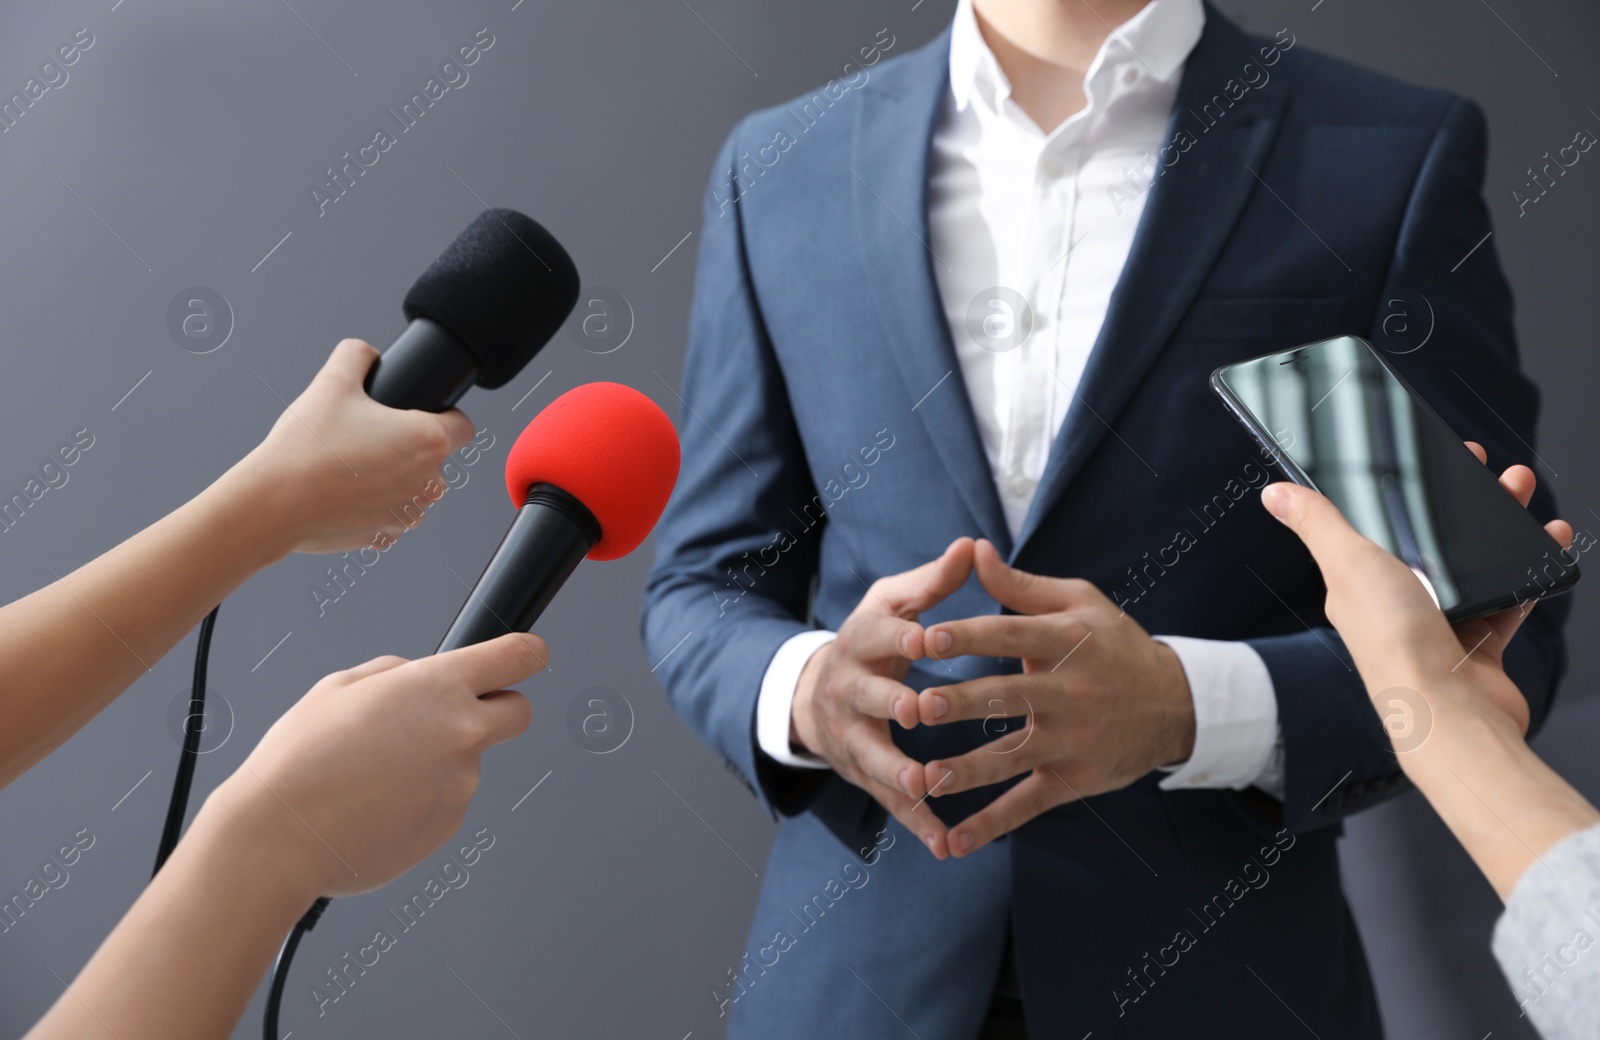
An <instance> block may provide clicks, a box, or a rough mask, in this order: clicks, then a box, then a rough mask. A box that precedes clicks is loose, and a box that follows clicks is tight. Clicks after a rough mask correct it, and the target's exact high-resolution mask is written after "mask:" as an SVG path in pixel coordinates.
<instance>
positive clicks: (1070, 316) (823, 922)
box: [644, 0, 1565, 1040]
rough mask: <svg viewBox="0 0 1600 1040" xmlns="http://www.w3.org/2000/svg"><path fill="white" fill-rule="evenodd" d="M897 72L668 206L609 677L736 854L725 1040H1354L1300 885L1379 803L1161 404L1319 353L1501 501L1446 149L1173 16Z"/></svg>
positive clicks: (1464, 139)
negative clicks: (678, 395) (625, 630)
mask: <svg viewBox="0 0 1600 1040" xmlns="http://www.w3.org/2000/svg"><path fill="white" fill-rule="evenodd" d="M892 40H893V37H892V35H890V36H888V38H887V39H885V37H884V35H883V34H880V37H879V39H878V40H877V41H875V43H874V45H873V46H872V47H864V48H863V49H862V51H861V54H862V62H861V63H860V64H859V65H858V66H855V67H853V70H848V69H847V70H846V72H847V75H846V77H845V78H844V79H842V80H839V81H834V82H831V83H829V84H828V85H827V86H826V87H825V88H823V89H821V90H819V91H817V92H815V93H812V94H808V95H806V96H804V97H801V98H797V99H795V100H794V101H793V102H791V103H789V104H787V105H782V106H779V107H777V108H773V109H770V110H768V111H764V112H758V113H756V114H754V115H752V116H750V117H748V118H746V119H745V120H744V121H743V122H741V123H740V125H739V126H738V127H737V128H735V129H734V131H733V132H732V134H731V135H730V136H729V138H728V141H727V143H726V145H725V146H724V148H723V151H722V153H721V154H720V155H719V156H718V158H717V160H716V163H715V166H714V169H713V175H712V180H711V184H710V188H709V190H708V192H707V195H706V202H705V226H704V232H703V236H702V241H701V245H700V258H699V273H698V279H697V285H696V295H695V302H694V309H693V314H692V319H691V327H690V343H689V353H688V361H687V365H686V369H685V373H684V378H683V386H682V390H681V392H682V396H683V398H684V401H685V404H686V408H687V409H688V410H689V412H690V413H692V414H690V415H689V416H688V417H686V420H685V424H684V429H685V434H684V468H683V474H682V477H681V478H680V482H679V485H678V491H677V495H676V497H675V498H674V500H673V503H672V504H671V505H670V506H669V508H668V510H667V513H666V515H665V517H664V518H663V520H662V523H661V525H660V527H659V528H658V548H659V559H658V561H657V564H656V568H655V570H654V573H653V575H652V578H651V581H650V584H649V587H648V590H647V592H646V600H645V605H646V613H645V619H644V634H645V639H646V641H647V643H648V644H649V646H650V648H651V653H652V656H653V657H654V658H655V659H658V660H661V661H662V662H663V663H662V664H661V666H660V669H659V673H658V674H659V675H660V676H661V679H662V682H663V685H664V687H665V689H666V691H667V693H668V696H669V697H670V698H671V700H672V702H673V704H674V706H675V707H676V708H677V710H678V711H679V712H680V713H681V714H682V715H683V717H684V718H685V719H686V720H687V721H688V723H689V724H690V725H691V726H692V727H693V728H695V729H696V731H697V732H699V733H700V734H701V736H702V737H704V738H705V739H706V740H707V742H708V743H710V744H711V745H712V746H713V747H714V748H715V749H716V750H717V751H718V752H720V753H721V755H722V756H723V758H724V759H725V760H726V762H727V763H728V765H729V767H730V770H732V771H733V772H735V773H736V774H737V775H739V776H741V777H743V778H744V779H745V780H746V781H747V783H748V785H749V786H750V788H751V790H752V792H753V793H754V794H755V795H756V797H758V798H759V799H760V800H761V801H762V802H763V804H764V805H765V806H766V807H767V808H768V809H769V810H770V811H772V812H773V813H774V814H775V815H776V816H777V817H778V818H780V820H781V826H780V828H779V831H778V835H777V840H776V844H775V846H774V848H773V852H772V856H771V860H770V862H769V863H768V865H767V867H766V869H765V870H764V871H763V873H762V880H763V888H762V894H761V899H760V903H759V906H758V908H757V910H756V915H755V920H754V923H753V924H752V927H751V931H750V938H749V946H748V948H747V950H748V952H747V954H746V956H745V958H744V959H743V960H742V961H741V962H740V963H739V964H738V965H737V966H736V967H735V968H734V969H733V970H732V971H730V973H729V977H728V978H727V979H724V980H716V982H717V985H716V986H715V988H714V989H713V991H712V994H713V998H714V999H715V1000H716V1002H717V1005H718V1007H719V1009H720V1011H721V1013H723V1014H725V1015H726V1016H727V1017H728V1019H729V1022H730V1026H729V1035H730V1036H733V1037H762V1038H787V1037H796V1038H799V1037H816V1036H828V1035H836V1036H850V1037H855V1036H892V1035H903V1034H904V1032H905V1030H907V1029H909V1030H910V1031H911V1032H913V1033H915V1034H916V1035H917V1036H919V1037H921V1038H922V1040H940V1038H948V1040H971V1038H974V1037H980V1036H981V1037H987V1038H999V1037H1015V1036H1030V1035H1031V1036H1033V1037H1035V1038H1044V1037H1059V1036H1066V1037H1072V1038H1076V1037H1081V1036H1083V1035H1085V1034H1087V1033H1092V1034H1093V1035H1094V1036H1095V1037H1096V1038H1105V1037H1134V1036H1138V1037H1145V1036H1171V1035H1178V1034H1180V1033H1190V1032H1193V1031H1194V1030H1196V1029H1198V1028H1200V1027H1201V1026H1202V1024H1203V1026H1204V1029H1203V1031H1204V1033H1205V1035H1214V1036H1280V1035H1291V1034H1294V1033H1297V1032H1298V1031H1300V1030H1301V1029H1303V1028H1307V1027H1309V1028H1310V1029H1311V1030H1313V1031H1314V1032H1316V1033H1317V1034H1318V1035H1321V1036H1325V1037H1326V1036H1338V1037H1376V1036H1381V1035H1382V1029H1381V1025H1380V1023H1379V1021H1378V1013H1377V1007H1376V1003H1375V1000H1374V996H1373V991H1372V984H1371V980H1370V978H1369V975H1368V970H1367V965H1366V960H1365V957H1364V955H1363V952H1362V948H1361V942H1360V938H1359V936H1358V935H1357V933H1356V930H1355V927H1354V924H1353V922H1352V920H1351V917H1350V913H1349V911H1348V909H1347V907H1346V904H1345V902H1344V898H1343V894H1342V892H1341V890H1340V884H1339V875H1338V864H1337V858H1336V851H1335V839H1336V838H1337V836H1338V835H1339V833H1340V820H1341V819H1342V818H1343V817H1344V816H1346V815H1348V814H1350V813H1353V812H1356V811H1359V810H1361V809H1364V808H1366V807H1368V806H1370V805H1372V804H1374V803H1376V802H1378V801H1381V800H1382V799H1384V798H1386V797H1388V796H1390V795H1392V794H1394V793H1396V792H1397V791H1399V790H1400V789H1401V788H1402V787H1403V785H1404V783H1405V781H1404V779H1403V777H1402V775H1401V773H1400V771H1399V768H1398V766H1397V765H1396V762H1395V759H1394V756H1393V754H1392V753H1391V752H1390V751H1389V750H1388V744H1387V741H1386V737H1385V732H1384V729H1383V727H1382V725H1381V724H1380V721H1379V719H1378V717H1377V715H1376V713H1375V712H1374V710H1373V709H1372V707H1371V706H1370V703H1369V701H1368V699H1367V696H1366V694H1365V692H1364V691H1363V689H1362V685H1361V682H1360V680H1359V677H1358V676H1357V674H1356V672H1355V670H1354V669H1353V667H1352V666H1351V662H1350V659H1349V655H1348V654H1347V653H1346V652H1345V650H1344V648H1343V645H1342V643H1341V642H1340V640H1339V638H1338V636H1337V634H1336V633H1335V632H1334V631H1333V630H1332V629H1331V628H1329V627H1328V626H1327V623H1326V620H1325V619H1324V617H1323V616H1322V602H1323V591H1322V586H1321V583H1320V578H1319V576H1318V573H1317V571H1316V569H1315V567H1314V566H1313V564H1312V562H1311V561H1310V560H1309V559H1308V558H1307V556H1306V553H1305V551H1304V549H1303V548H1302V547H1301V546H1300V545H1298V544H1297V543H1296V542H1295V541H1294V540H1293V539H1292V538H1290V537H1286V536H1285V534H1286V533H1285V532H1284V531H1282V530H1281V528H1277V525H1275V524H1274V523H1273V522H1272V521H1271V518H1270V517H1267V516H1265V514H1264V511H1262V510H1257V509H1253V508H1250V506H1249V505H1246V506H1245V507H1244V508H1237V505H1238V503H1239V502H1241V501H1245V500H1247V499H1248V498H1250V497H1253V494H1254V492H1255V491H1256V490H1259V489H1260V488H1261V487H1262V486H1264V485H1265V484H1266V483H1267V482H1268V481H1269V480H1270V479H1272V478H1271V475H1270V473H1269V471H1268V470H1267V468H1266V466H1265V464H1264V462H1263V459H1262V456H1261V454H1260V452H1259V451H1257V450H1256V449H1255V448H1254V446H1253V445H1252V444H1251V442H1250V441H1249V440H1248V438H1247V437H1246V436H1245V435H1244V434H1243V433H1242V432H1241V431H1240V430H1239V428H1238V427H1237V426H1236V425H1235V424H1234V423H1233V421H1232V419H1230V418H1229V416H1228V415H1227V413H1226V412H1225V411H1224V410H1223V409H1222V407H1221V406H1220V405H1219V404H1218V402H1217V401H1216V400H1215V399H1214V397H1213V396H1212V394H1211V393H1210V391H1209V389H1208V387H1207V384H1206V380H1207V376H1208V375H1209V374H1210V372H1211V371H1212V370H1213V369H1215V368H1216V367H1217V366H1219V365H1221V364H1224V363H1228V362H1232V361H1236V360H1239V359H1242V358H1247V357H1251V356H1254V355H1259V354H1264V353H1267V352H1269V351H1272V350H1275V349H1281V348H1286V347H1289V346H1293V345H1295V344H1299V343H1304V342H1309V341H1312V340H1317V339H1322V338H1325V337H1329V336H1333V335H1339V334H1347V333H1353V334H1358V335H1364V336H1367V337H1369V338H1371V339H1372V340H1374V342H1375V343H1377V345H1379V346H1380V347H1383V348H1384V349H1387V350H1390V351H1391V352H1392V353H1393V354H1394V358H1393V360H1394V362H1395V365H1396V366H1397V367H1398V368H1399V370H1400V371H1401V372H1402V373H1403V374H1404V375H1405V377H1406V378H1407V379H1408V380H1409V381H1410V382H1411V383H1412V385H1413V386H1415V387H1416V389H1417V390H1418V391H1419V392H1420V393H1421V394H1422V395H1423V396H1424V397H1425V398H1427V399H1428V400H1429V401H1430V402H1431V403H1432V404H1433V405H1434V407H1435V408H1436V409H1437V410H1438V411H1439V412H1440V413H1441V414H1442V415H1443V417H1444V418H1445V420H1446V421H1447V422H1448V423H1450V425H1451V426H1452V427H1454V428H1455V429H1456V430H1457V431H1459V432H1460V433H1461V434H1462V435H1463V436H1464V437H1471V438H1472V439H1474V440H1477V441H1480V442H1481V443H1483V444H1484V445H1485V447H1486V448H1487V449H1488V452H1489V455H1490V456H1491V457H1492V458H1494V459H1495V460H1496V461H1497V464H1501V465H1506V464H1510V463H1512V462H1519V461H1520V462H1528V461H1531V451H1532V449H1531V447H1530V445H1531V444H1532V443H1533V441H1534V432H1533V430H1534V425H1535V418H1536V412H1537V393H1536V390H1535V389H1534V387H1533V386H1532V385H1531V384H1530V383H1529V382H1528V380H1527V379H1526V378H1524V377H1523V376H1522V374H1521V373H1520V371H1519V369H1518V362H1517V351H1516V346H1515V342H1514V337H1513V333H1512V328H1511V298H1510V291H1509V287H1508V286H1507V284H1506V281H1505V278H1504V277H1503V275H1502V274H1501V271H1500V269H1499V266H1498V262H1497V260H1496V256H1495V252H1494V248H1493V243H1492V241H1491V242H1488V243H1484V242H1483V241H1482V240H1483V239H1484V238H1485V237H1486V236H1487V235H1488V233H1489V230H1490V224H1489V215H1488V212H1487V209H1486V207H1485V204H1484V201H1483V199H1482V196H1481V186H1482V180H1483V168H1484V163H1485V152H1486V141H1485V127H1484V119H1483V115H1482V113H1481V112H1480V110H1479V109H1478V108H1477V107H1476V106H1475V105H1473V104H1472V103H1471V102H1468V101H1465V100H1462V99H1460V98H1458V97H1455V96H1453V95H1450V94H1448V93H1445V92H1443V91H1438V90H1431V89H1423V88H1419V87H1413V86H1409V85H1406V84H1403V83H1400V82H1397V81H1394V80H1391V79H1388V78H1386V77H1383V76H1379V75H1377V74H1374V73H1371V72H1367V71H1364V70H1362V69H1359V68H1356V67H1354V66H1351V65H1348V64H1345V63H1342V62H1339V61H1335V60H1332V59H1330V58H1327V57H1324V56H1321V55H1318V54H1315V53H1312V52H1310V51H1309V50H1308V49H1306V48H1305V47H1304V46H1302V45H1299V44H1298V42H1297V40H1296V38H1295V36H1294V33H1293V31H1292V27H1290V28H1286V29H1284V30H1283V31H1280V32H1278V33H1276V34H1275V35H1273V36H1262V37H1256V36H1252V35H1247V34H1246V33H1244V32H1242V31H1241V30H1240V29H1239V28H1238V27H1236V26H1234V25H1233V24H1231V23H1230V22H1229V21H1228V20H1227V19H1225V18H1224V17H1223V16H1222V15H1220V14H1219V13H1218V12H1217V11H1216V10H1215V9H1214V8H1212V7H1210V6H1206V5H1203V4H1202V3H1201V2H1200V0H1153V2H1148V3H1146V2H1142V0H1100V2H1099V3H1097V4H1095V5H1094V6H1091V5H1090V4H1089V3H1085V2H1082V0H961V3H960V4H959V6H958V8H957V11H956V15H955V19H954V22H953V24H952V25H951V27H950V29H949V30H948V31H947V32H946V33H944V34H942V35H941V36H940V37H938V38H937V39H935V40H934V41H933V42H932V43H930V44H928V45H927V46H925V47H923V48H921V49H920V50H916V51H914V52H911V53H907V54H905V55H903V56H900V57H897V58H891V59H888V60H884V61H879V60H878V59H879V58H882V57H883V51H884V50H885V49H888V46H889V45H892ZM1425 305H1426V307H1427V309H1428V310H1429V311H1431V313H1432V314H1433V315H1434V320H1435V325H1434V327H1432V329H1431V336H1428V337H1427V340H1426V344H1425V346H1424V347H1423V348H1422V349H1413V348H1415V347H1416V346H1417V344H1418V343H1420V342H1423V338H1422V337H1421V335H1416V336H1413V337H1411V338H1409V339H1407V340H1405V341H1404V342H1401V341H1400V339H1398V338H1397V337H1396V336H1395V335H1393V333H1395V332H1396V330H1397V328H1398V325H1397V323H1395V322H1394V321H1392V320H1391V319H1392V317H1393V315H1394V314H1395V313H1396V311H1397V309H1399V308H1407V312H1408V313H1410V314H1412V317H1413V320H1415V318H1416V316H1417V315H1421V314H1423V313H1424V306H1425ZM1533 509H1534V511H1535V512H1536V513H1537V514H1539V515H1540V516H1541V517H1542V518H1544V519H1548V518H1549V517H1550V515H1551V513H1552V503H1551V501H1550V499H1549V498H1548V496H1547V495H1544V494H1543V493H1542V492H1541V494H1540V495H1538V496H1537V497H1536V498H1535V499H1534V502H1533ZM1040 577H1048V578H1052V579H1071V580H1069V581H1040V580H1038V579H1039V578H1040ZM1564 613H1565V605H1564V604H1551V605H1550V609H1548V610H1545V609H1541V610H1540V611H1538V612H1536V613H1535V614H1534V615H1533V617H1532V618H1531V619H1530V620H1529V621H1528V623H1527V625H1526V626H1525V627H1524V631H1523V633H1522V636H1521V638H1519V640H1518V641H1517V642H1516V643H1515V644H1513V645H1512V646H1511V647H1510V648H1509V650H1508V651H1507V654H1506V664H1507V669H1508V671H1509V672H1510V674H1511V675H1512V676H1513V678H1514V679H1515V681H1516V683H1517V686H1518V687H1519V688H1520V689H1521V690H1522V691H1523V692H1524V694H1525V695H1526V696H1527V698H1528V701H1529V708H1530V712H1531V716H1532V719H1533V721H1534V725H1535V726H1537V725H1538V724H1539V723H1540V721H1542V719H1543V718H1544V717H1545V715H1546V714H1547V712H1548V710H1549V707H1550V703H1551V700H1552V697H1553V694H1554V689H1555V685H1556V682H1557V680H1558V679H1559V677H1560V674H1561V671H1562V669H1563V663H1564V658H1563V650H1562V643H1561V638H1560V626H1561V623H1562V621H1563V618H1564ZM669 650H673V652H672V653H670V654H669V653H668V651H669ZM1297 1020H1298V1021H1297Z"/></svg>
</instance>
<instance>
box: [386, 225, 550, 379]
mask: <svg viewBox="0 0 1600 1040" xmlns="http://www.w3.org/2000/svg"><path fill="white" fill-rule="evenodd" d="M578 287H579V286H578V270H577V268H576V267H575V266H574V265H573V263H572V258H571V257H570V256H568V255H567V251H566V250H565V249H563V248H561V243H559V242H557V241H556V240H555V238H554V237H553V236H552V235H551V234H550V232H548V231H546V230H545V229H544V228H543V227H541V226H540V225H539V224H538V223H537V222H536V221H534V220H532V219H531V218H529V217H526V216H523V215H522V214H521V213H518V212H517V211H516V210H513V209H490V210H485V211H483V212H482V213H480V214H479V215H478V217H477V219H476V220H474V221H473V222H472V223H471V224H469V225H467V228H466V230H464V231H462V232H461V234H460V235H458V236H457V237H456V240H455V241H454V242H452V243H451V244H450V246H449V248H447V249H446V250H445V251H444V252H443V253H441V254H440V255H439V258H438V259H437V260H435V261H434V262H433V263H432V264H431V265H430V266H429V267H428V269H427V270H426V271H424V272H423V273H422V277H420V278H418V279H417V281H416V284H415V285H413V286H412V287H411V291H410V292H408V293H406V299H405V315H406V317H407V318H409V319H412V320H413V321H414V320H416V319H418V318H423V319H427V320H429V321H432V322H435V323H437V324H439V325H442V326H444V327H445V328H446V329H448V330H449V331H450V332H451V333H453V334H454V336H455V337H456V339H458V340H459V341H460V342H461V344H462V345H463V346H465V347H466V348H467V350H469V351H470V352H471V353H472V355H473V357H474V358H475V359H476V361H477V368H478V375H477V384H478V385H479V386H481V387H483V388H485V389H488V390H493V389H495V388H497V387H500V386H503V385H505V383H506V382H507V381H508V380H510V379H511V378H512V377H513V376H515V375H516V374H517V373H518V372H519V371H521V369H522V366H523V365H525V364H527V363H528V361H529V360H530V359H532V357H533V355H534V354H536V353H537V352H538V351H539V348H540V347H542V346H544V344H545V343H546V342H548V341H549V339H550V337H552V336H554V335H555V334H556V331H557V330H558V329H560V328H561V325H562V323H563V322H564V321H566V318H567V315H568V314H569V313H571V311H572V308H573V305H574V304H576V303H577V301H578Z"/></svg>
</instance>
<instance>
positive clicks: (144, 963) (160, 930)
mask: <svg viewBox="0 0 1600 1040" xmlns="http://www.w3.org/2000/svg"><path fill="white" fill-rule="evenodd" d="M236 801H238V799H236V798H233V797H232V795H231V794H230V791H229V788H228V787H227V785H224V787H222V788H219V789H218V791H217V793H216V794H214V795H213V796H212V797H211V798H210V799H209V800H208V801H207V802H206V804H205V806H204V807H203V808H202V809H201V811H200V813H199V814H197V816H196V818H195V822H194V824H193V826H192V827H190V829H189V833H188V834H187V835H185V836H184V839H183V841H182V842H180V843H179V845H178V848H177V850H176V851H175V852H174V853H173V855H172V858H171V859H170V860H168V861H167V864H166V866H164V867H163V868H162V870H161V873H160V874H158V875H157V876H156V878H155V880H153V881H151V882H150V886H149V887H148V888H147V889H145V891H144V894H143V895H141V896H140V897H139V900H138V901H137V902H136V903H134V905H133V907H132V909H130V910H129V911H128V914H127V916H126V917H124V918H123V919H122V921H121V923H119V924H118V925H117V927H116V930H114V931H113V932H112V933H111V935H110V936H108V937H107V938H106V941H105V942H104V943H102V944H101V946H100V949H99V950H97V951H96V952H95V954H94V956H93V957H92V958H90V960H89V963H88V964H87V965H86V966H85V967H84V969H83V971H82V972H80V973H79V975H78V977H77V978H76V979H74V980H73V981H72V982H71V983H70V985H69V986H68V988H67V990H66V991H65V992H63V993H62V994H61V996H60V997H59V998H58V999H57V1000H56V1003H55V1005H54V1006H53V1007H51V1009H50V1011H49V1012H48V1013H47V1014H46V1015H45V1017H44V1018H43V1019H41V1020H40V1021H39V1023H38V1024H37V1025H36V1026H34V1028H33V1030H32V1032H30V1033H29V1034H28V1035H27V1037H26V1040H67V1038H71V1040H86V1038H98V1037H105V1038H107V1040H202V1038H205V1040H220V1038H224V1037H227V1036H228V1035H230V1034H231V1033H232V1032H233V1029H234V1026H235V1024H236V1023H237V1022H238V1020H239V1017H240V1016H241V1015H242V1014H243V1013H244V1010H245V1007H246V1006H247V1005H248V1004H249V1002H250V998H251V996H252V995H253V994H254V993H255V991H256V988H257V986H258V985H259V983H260V981H261V978H262V976H263V974H265V972H266V971H267V970H268V968H269V967H270V966H271V963H272V959H273V956H274V955H275V953H276V952H277V949H278V946H279V944H280V943H281V942H282V940H283V937H284V935H285V933H287V932H288V931H289V930H290V929H291V928H292V927H293V926H294V924H295V922H296V921H297V920H298V919H299V918H300V915H301V914H303V913H305V911H306V909H307V907H309V906H310V905H311V903H312V901H313V900H315V899H316V897H317V893H316V892H314V891H311V887H312V886H311V885H310V884H308V882H307V881H306V880H305V879H306V878H307V877H308V876H309V873H310V872H308V871H307V870H305V869H304V865H303V864H301V863H298V862H296V861H295V860H294V858H293V857H294V855H295V854H296V853H294V852H293V851H292V850H293V849H294V847H295V843H294V842H292V841H287V840H273V839H272V838H271V836H270V835H269V834H268V833H267V831H268V830H269V829H270V828H269V827H267V826H263V825H262V824H260V823H256V822H253V821H252V820H251V819H249V818H248V815H249V814H248V813H247V812H239V811H235V809H234V805H233V804H232V803H234V802H236ZM280 837H281V836H280Z"/></svg>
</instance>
